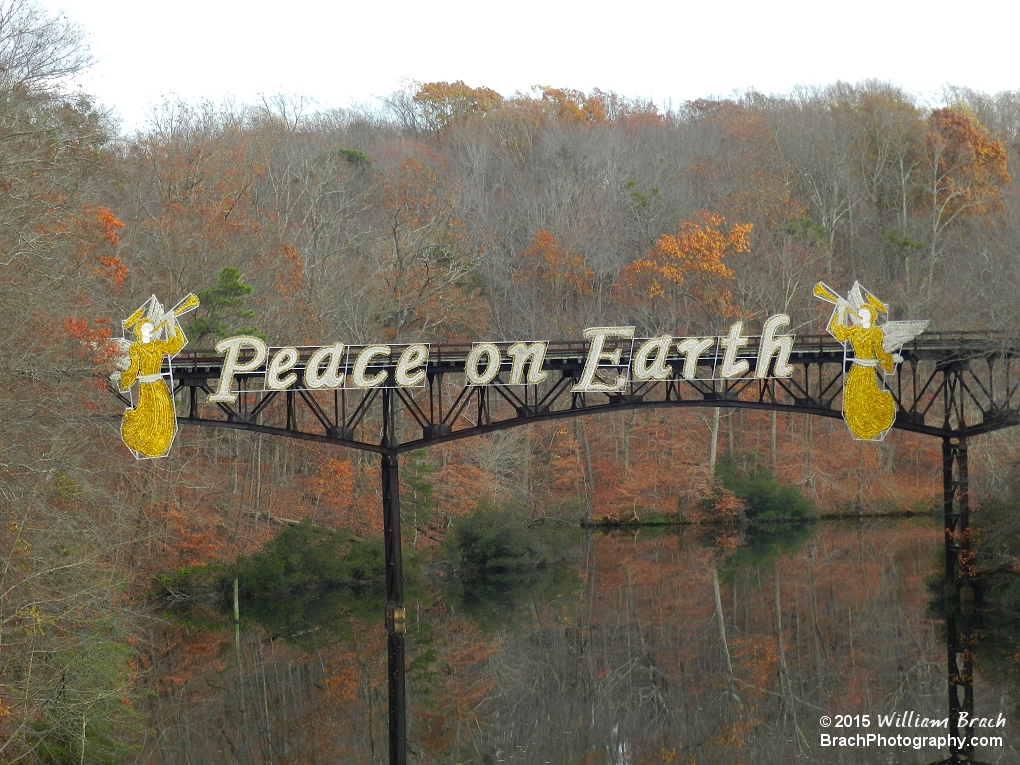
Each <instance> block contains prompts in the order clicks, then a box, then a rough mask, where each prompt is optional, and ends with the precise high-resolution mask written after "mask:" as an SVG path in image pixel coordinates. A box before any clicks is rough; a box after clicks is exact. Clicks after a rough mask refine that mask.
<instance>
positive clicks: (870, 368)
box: [113, 282, 928, 458]
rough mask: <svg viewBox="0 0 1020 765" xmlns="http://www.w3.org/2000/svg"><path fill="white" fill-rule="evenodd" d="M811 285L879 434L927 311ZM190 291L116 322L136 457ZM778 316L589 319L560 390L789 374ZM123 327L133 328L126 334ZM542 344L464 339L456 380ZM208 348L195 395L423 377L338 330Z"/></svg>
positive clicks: (867, 423)
mask: <svg viewBox="0 0 1020 765" xmlns="http://www.w3.org/2000/svg"><path fill="white" fill-rule="evenodd" d="M814 294H815V295H816V296H818V297H820V298H822V299H823V300H825V301H827V302H829V303H832V304H834V305H835V308H834V309H833V312H832V316H831V318H830V319H829V323H828V326H827V329H828V331H829V333H830V334H831V335H832V336H833V337H834V338H836V339H837V340H838V341H839V342H841V343H843V347H844V349H845V353H846V358H847V359H848V360H850V361H851V366H850V369H849V371H848V372H847V373H846V376H845V378H844V383H843V417H844V419H845V420H846V423H847V425H848V426H849V428H850V431H851V433H852V434H853V436H854V437H855V438H858V439H862V440H869V441H874V440H879V439H881V438H883V437H884V436H885V434H886V433H887V432H888V431H889V429H890V428H891V427H892V425H893V423H894V421H895V418H896V405H895V402H894V401H893V397H892V394H891V393H889V391H888V390H887V389H886V387H885V378H886V377H887V376H888V375H891V374H895V370H896V365H897V364H899V363H900V362H901V361H902V360H903V359H902V357H901V356H900V355H899V353H898V351H899V350H900V349H901V348H902V346H903V344H904V343H905V342H907V341H908V340H911V339H912V338H914V337H916V336H917V335H918V334H920V333H921V332H923V331H924V329H925V327H926V326H927V325H928V322H927V321H883V322H881V323H879V320H880V319H881V318H882V317H883V316H885V315H887V314H888V309H887V308H886V306H885V304H884V303H882V302H881V301H880V300H878V298H876V297H875V296H874V295H872V294H871V293H870V292H868V291H867V290H865V289H864V288H863V287H861V285H860V284H858V283H856V282H855V283H854V286H853V288H852V289H851V290H850V292H849V294H848V295H847V297H846V298H843V297H841V296H840V295H837V294H836V293H835V292H834V291H833V290H832V289H830V288H829V287H826V286H825V285H824V284H821V283H819V284H817V285H816V286H815V289H814ZM198 303H199V301H198V298H196V297H195V296H194V295H188V296H187V297H186V298H185V299H184V300H182V301H181V302H180V303H178V304H177V306H175V307H174V308H173V309H171V310H170V311H164V310H163V306H162V305H161V304H160V302H159V301H158V300H157V299H156V296H155V295H153V296H152V297H151V298H150V299H149V300H148V301H146V302H145V304H143V305H142V307H141V308H139V309H138V310H137V311H135V312H134V313H133V314H132V315H131V316H130V317H129V318H128V319H127V320H126V321H124V323H123V325H124V338H123V340H121V341H120V343H121V349H122V351H123V353H122V355H121V357H120V359H119V360H118V364H117V366H118V370H119V371H118V372H116V373H115V374H114V376H113V377H114V381H115V382H116V383H117V384H118V386H119V388H120V390H122V391H124V392H126V393H129V395H130V396H131V404H132V406H131V408H129V409H127V410H126V411H125V412H124V419H123V422H122V424H121V435H122V436H123V438H124V442H125V443H126V444H127V446H128V448H129V449H131V452H132V453H133V454H134V455H135V456H136V457H138V458H146V457H161V456H163V455H165V454H166V453H167V452H168V451H169V450H170V446H171V444H172V443H173V440H174V436H175V435H176V433H177V415H176V409H175V405H174V400H173V396H172V395H171V388H170V387H169V385H168V382H169V365H167V368H166V370H164V368H163V367H164V364H163V359H164V357H168V358H170V359H172V358H173V357H174V356H175V355H176V354H177V353H179V352H180V350H181V349H182V348H183V347H184V346H185V345H186V344H187V338H186V337H185V336H184V332H183V330H182V329H181V327H180V325H179V324H178V318H179V317H180V316H181V315H183V314H184V313H186V312H188V311H191V310H193V309H195V308H197V307H198ZM789 323H790V317H789V316H787V315H786V314H776V315H775V316H770V317H769V318H768V319H766V320H765V322H764V324H763V325H762V334H761V336H760V338H759V341H758V343H757V352H756V353H755V352H753V351H752V350H744V349H746V348H747V346H748V345H750V343H751V337H749V336H745V335H744V334H743V330H744V325H743V322H740V321H738V322H734V323H733V324H732V325H731V326H730V329H729V332H728V333H727V334H726V335H723V336H719V337H712V336H709V337H673V336H672V335H660V336H658V337H651V338H635V337H634V332H635V328H634V327H591V328H589V329H586V330H584V333H583V334H584V337H585V338H586V339H587V340H588V341H589V343H588V347H587V349H586V353H585V358H584V366H583V368H582V370H581V374H580V376H579V377H577V378H576V381H575V383H574V385H573V387H572V388H571V391H572V392H574V393H615V392H620V391H623V390H624V389H625V388H626V386H627V384H628V382H630V381H636V382H638V383H643V382H660V381H666V380H681V379H682V380H733V379H741V378H752V379H753V378H757V379H766V378H770V377H773V378H786V377H790V376H792V375H793V367H791V366H790V363H789V360H790V354H791V352H792V351H793V339H794V338H793V335H787V334H781V333H780V330H781V329H783V328H784V327H786V326H788V325H789ZM129 332H132V333H133V334H134V340H131V339H130V338H129V337H128V333H129ZM500 345H502V346H504V349H505V350H504V349H501V348H500ZM548 349H549V343H547V342H542V341H537V342H532V341H528V342H524V341H521V342H515V343H511V344H509V345H508V344H506V343H501V344H499V345H497V344H496V343H492V342H479V343H474V344H473V345H472V346H471V350H470V351H469V352H468V354H467V356H466V358H465V360H464V380H465V384H466V385H472V386H484V385H489V384H491V383H494V382H496V380H497V376H498V375H499V373H500V370H502V369H503V368H504V364H508V365H509V375H508V378H507V379H506V380H504V379H500V380H499V382H500V383H501V384H510V385H537V384H539V383H541V382H542V381H543V380H545V379H546V378H547V377H548V376H549V371H550V370H548V369H546V368H545V367H546V353H547V351H548ZM216 352H217V353H220V354H222V355H223V363H222V369H221V372H220V378H219V384H218V385H217V386H216V390H215V391H214V392H213V393H211V394H210V395H209V396H208V397H207V399H206V400H207V401H210V402H213V403H221V404H230V403H233V402H235V401H236V400H237V395H238V392H239V391H238V385H237V381H238V378H239V377H243V378H244V379H245V392H253V391H257V390H263V391H284V390H310V391H315V390H336V389H339V388H354V389H362V390H368V389H371V388H379V387H399V388H415V387H423V386H424V385H425V381H426V379H427V376H428V373H429V344H427V343H410V344H390V345H345V344H344V343H342V342H337V343H333V344H332V345H323V346H315V347H311V348H307V347H306V348H300V349H299V348H298V347H296V346H284V347H281V348H270V347H269V346H268V345H267V344H266V343H265V341H263V340H262V339H260V338H258V337H253V336H251V335H239V336H236V337H229V338H227V339H226V340H222V341H221V342H219V343H217V344H216ZM504 354H505V355H504ZM572 358H573V356H572ZM752 361H753V362H754V367H753V369H752V366H751V362H752ZM770 369H771V374H770ZM259 377H261V378H262V381H263V383H262V386H261V387H259V385H258V383H257V382H256V383H255V385H254V386H253V385H252V382H251V381H252V378H259Z"/></svg>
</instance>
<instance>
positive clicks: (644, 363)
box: [631, 335, 673, 380]
mask: <svg viewBox="0 0 1020 765" xmlns="http://www.w3.org/2000/svg"><path fill="white" fill-rule="evenodd" d="M672 342H673V338H672V337H670V336H669V335H662V336H661V337H653V338H652V339H651V340H646V341H645V342H644V343H642V344H641V347H640V348H638V350H637V353H635V354H634V362H633V364H632V365H631V368H632V370H633V371H632V373H633V375H634V379H635V380H667V379H669V376H670V375H671V374H673V367H671V366H669V365H668V364H667V363H666V357H667V356H668V355H669V346H670V343H672ZM652 351H655V359H654V360H653V361H652V363H651V364H649V363H648V357H649V356H650V355H651V354H652Z"/></svg>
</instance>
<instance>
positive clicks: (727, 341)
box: [719, 321, 751, 380]
mask: <svg viewBox="0 0 1020 765" xmlns="http://www.w3.org/2000/svg"><path fill="white" fill-rule="evenodd" d="M743 328H744V322H742V321H735V322H733V325H732V326H731V327H730V333H729V334H728V335H727V336H726V337H724V338H723V339H722V340H721V341H720V343H721V344H722V347H723V348H725V349H726V353H725V354H724V355H723V362H722V369H720V370H719V375H720V376H721V377H722V378H723V379H724V380H728V379H730V378H731V377H740V376H741V375H743V374H745V373H746V372H747V370H748V369H749V368H750V366H751V365H750V364H748V363H747V359H741V360H740V361H739V362H738V361H737V351H739V350H740V349H741V348H743V347H744V346H745V345H747V343H748V339H747V338H746V337H741V335H740V331H741V330H742V329H743Z"/></svg>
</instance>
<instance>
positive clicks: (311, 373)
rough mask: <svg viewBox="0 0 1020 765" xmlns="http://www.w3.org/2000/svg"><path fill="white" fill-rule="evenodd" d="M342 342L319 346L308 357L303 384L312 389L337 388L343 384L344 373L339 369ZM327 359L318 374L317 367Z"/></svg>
mask: <svg viewBox="0 0 1020 765" xmlns="http://www.w3.org/2000/svg"><path fill="white" fill-rule="evenodd" d="M343 353H344V344H343V343H336V344H335V345H327V346H325V347H324V348H320V349H319V350H317V351H316V352H315V353H313V354H312V357H311V358H310V359H308V366H306V367H305V385H307V386H308V387H309V388H311V389H312V390H319V389H321V388H339V387H340V386H341V385H343V384H344V377H345V376H346V375H344V373H343V372H341V371H340V362H341V361H343ZM327 358H328V359H329V364H327V365H326V370H325V371H324V372H323V373H322V374H321V375H320V374H319V367H321V366H322V362H323V361H325V360H326V359H327Z"/></svg>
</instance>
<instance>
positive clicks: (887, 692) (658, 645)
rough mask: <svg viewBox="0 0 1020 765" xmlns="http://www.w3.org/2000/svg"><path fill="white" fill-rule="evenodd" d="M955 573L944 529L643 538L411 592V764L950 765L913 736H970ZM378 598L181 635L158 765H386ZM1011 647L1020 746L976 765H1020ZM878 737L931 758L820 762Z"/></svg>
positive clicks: (1011, 703)
mask: <svg viewBox="0 0 1020 765" xmlns="http://www.w3.org/2000/svg"><path fill="white" fill-rule="evenodd" d="M941 561H942V529H941V526H940V524H938V523H935V522H933V521H931V520H930V519H912V520H898V521H866V522H844V521H840V522H825V523H819V524H814V525H810V526H803V527H777V528H775V529H771V530H770V531H769V532H768V533H757V534H752V533H749V532H746V531H745V532H742V531H740V530H738V529H736V528H732V527H716V528H702V529H698V528H685V529H681V530H676V529H670V530H662V531H652V530H648V529H642V530H638V531H626V532H617V533H612V534H598V533H596V534H592V535H590V536H587V537H585V538H583V539H582V541H581V543H580V545H579V546H578V548H577V549H576V550H575V551H573V553H572V555H571V557H570V558H569V560H568V562H567V564H566V565H563V566H560V567H556V568H552V569H549V570H545V571H541V572H537V573H534V574H530V575H526V576H505V577H496V578H494V577H489V578H475V579H452V578H451V577H442V576H439V575H438V574H433V575H431V576H428V577H425V581H424V582H419V583H414V584H410V583H409V585H408V587H407V591H406V598H405V600H406V604H407V606H408V632H407V667H408V669H407V693H408V713H407V714H408V742H409V743H408V753H409V754H408V761H409V762H414V763H451V764H452V763H498V762H506V763H557V764H560V763H562V764H564V765H566V764H567V763H590V764H592V765H594V764H595V763H606V764H608V765H623V764H624V763H627V764H630V765H638V763H677V764H678V765H705V764H706V763H726V764H729V763H733V764H734V765H736V764H737V763H754V764H755V765H759V764H762V763H776V764H777V765H778V764H779V763H790V762H806V763H807V762H809V763H862V764H863V763H889V764H891V763H910V764H911V765H913V764H915V763H916V764H917V765H922V764H924V765H927V764H928V763H935V762H939V761H942V760H944V759H945V758H947V757H948V756H949V753H950V752H949V749H948V748H947V747H941V748H940V747H938V746H930V745H929V744H928V742H926V741H917V740H916V739H917V738H919V737H924V738H927V737H930V736H936V737H937V736H946V735H947V734H948V732H949V731H948V730H947V728H945V727H935V728H922V727H914V726H916V725H917V724H918V721H920V720H923V719H930V720H939V721H940V720H942V719H944V718H946V717H948V715H949V705H948V694H949V691H948V684H947V683H948V681H947V646H946V639H947V636H946V630H945V616H944V614H943V613H942V612H941V608H940V607H941V599H940V598H939V597H934V596H933V595H932V594H931V592H932V591H934V592H939V591H940V587H939V586H938V585H936V586H935V589H934V590H930V589H929V588H927V587H926V580H927V579H929V578H930V577H932V576H933V575H937V574H938V573H939V572H940V571H941V570H942V562H941ZM381 589H382V588H381V587H380V588H378V589H373V590H368V591H365V592H360V593H352V592H346V591H342V592H333V593H320V594H317V595H314V596H308V597H295V598H291V599H288V600H287V601H286V602H278V603H272V604H259V605H258V607H248V608H246V609H243V611H244V612H243V613H242V626H241V630H240V635H239V638H238V639H237V640H235V636H234V631H233V628H232V626H230V623H229V621H227V620H224V621H223V622H222V623H221V624H217V623H215V622H211V623H208V624H204V625H202V626H201V627H197V626H192V627H187V628H185V627H180V626H178V627H174V628H172V629H170V630H169V631H168V633H167V636H166V640H167V643H166V646H165V650H164V651H163V658H162V660H161V663H159V664H158V665H157V666H156V667H154V668H153V674H154V676H155V677H156V678H157V679H156V681H155V683H154V690H155V695H154V696H153V701H152V704H153V709H154V713H155V718H156V720H157V723H158V726H157V729H156V730H153V731H152V732H151V735H150V737H149V739H148V740H147V741H146V745H145V747H144V750H143V753H142V757H140V760H141V761H145V762H149V763H167V764H170V763H173V764H174V765H177V764H179V763H180V764H184V763H189V764H190V763H194V764H195V765H198V764H199V763H203V764H204V763H280V764H281V765H282V764H283V763H288V764H291V763H293V764H294V765H298V764H305V763H308V764H311V763H323V764H325V763H330V764H331V765H332V764H333V763H348V762H350V763H385V762H388V754H387V751H388V750H387V746H388V735H387V685H386V633H385V627H384V624H383V620H382V614H383V605H384V603H383V598H382V595H381ZM933 603H934V606H938V607H934V606H933ZM985 623H991V624H994V619H991V620H989V619H987V618H986V619H985ZM986 631H987V630H986ZM993 633H994V630H992V631H991V632H989V634H988V640H987V650H986V649H985V647H984V645H983V643H982V639H980V638H979V640H978V641H977V643H976V644H975V645H974V647H973V654H974V656H975V666H976V672H975V675H974V679H973V687H974V699H975V700H974V711H975V716H979V717H982V718H992V719H997V718H998V716H999V715H1000V713H1001V714H1002V715H1003V717H1004V718H1005V720H1006V723H1005V726H1004V727H999V728H995V729H986V730H981V731H976V732H978V733H979V734H980V735H987V736H1001V737H1002V745H1001V746H980V745H979V746H978V747H977V748H976V750H975V752H974V754H973V758H974V759H975V760H978V761H981V762H986V763H1016V762H1020V746H1018V744H1020V737H1018V736H1017V732H1016V726H1017V725H1018V724H1020V715H1018V714H1017V701H1016V700H1017V692H1018V690H1020V684H1018V680H1017V674H1016V673H1015V672H1014V671H1013V669H1012V668H1013V667H1015V666H1016V662H1015V660H1013V659H1012V656H1011V654H1010V650H1011V649H1010V648H1009V646H1010V645H1012V643H1011V642H1010V641H1011V639H1012V638H1010V637H1009V636H1002V635H996V634H993ZM983 651H984V653H983ZM961 696H962V694H961ZM911 713H912V715H913V716H912V717H910V716H909V715H911ZM863 715H868V716H869V718H870V719H869V720H868V723H869V724H868V725H867V726H865V725H864V719H863V717H862V716H863ZM905 715H907V717H905ZM841 716H847V717H841ZM823 717H827V718H831V723H830V724H829V725H828V727H824V726H823V721H822V718H823ZM847 718H849V719H847ZM848 722H849V724H850V727H848V728H847V727H844V728H839V727H837V726H838V724H839V723H848ZM897 722H899V723H900V727H896V723H897ZM869 733H870V734H875V735H882V736H885V737H890V736H892V737H895V736H897V735H898V736H903V737H908V738H909V739H910V740H909V741H908V742H902V743H900V744H898V745H896V744H894V745H892V746H890V745H884V746H883V745H880V743H879V742H878V741H877V740H873V743H871V744H870V745H869V746H853V747H851V746H843V747H840V746H823V745H822V740H823V739H822V734H829V735H832V736H852V737H856V736H857V734H861V735H862V736H864V737H865V739H864V740H865V741H866V736H867V735H868V734H869ZM915 746H916V747H917V748H915Z"/></svg>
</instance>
